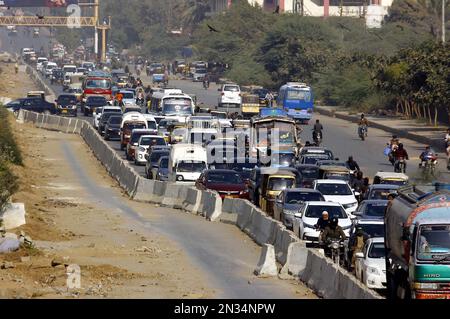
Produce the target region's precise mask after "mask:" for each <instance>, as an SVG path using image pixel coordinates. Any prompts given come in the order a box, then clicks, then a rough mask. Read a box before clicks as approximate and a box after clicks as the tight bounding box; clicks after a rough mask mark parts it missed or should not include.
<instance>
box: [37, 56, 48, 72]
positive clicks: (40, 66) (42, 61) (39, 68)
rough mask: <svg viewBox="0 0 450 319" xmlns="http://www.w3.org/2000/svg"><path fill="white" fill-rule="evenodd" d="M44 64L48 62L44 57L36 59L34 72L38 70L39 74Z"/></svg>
mask: <svg viewBox="0 0 450 319" xmlns="http://www.w3.org/2000/svg"><path fill="white" fill-rule="evenodd" d="M44 62H48V59H47V58H44V57H38V59H37V62H36V70H38V71H39V72H42V71H43V70H42V68H43V67H44Z"/></svg>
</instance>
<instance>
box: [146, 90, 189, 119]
mask: <svg viewBox="0 0 450 319" xmlns="http://www.w3.org/2000/svg"><path fill="white" fill-rule="evenodd" d="M149 108H150V112H151V113H152V114H155V115H163V116H164V117H166V118H167V117H170V118H176V119H177V120H178V122H182V123H186V118H187V117H189V116H192V115H194V110H195V104H194V101H193V100H192V98H191V97H190V96H189V95H187V94H184V93H166V92H155V93H153V95H152V98H151V103H150V107H149Z"/></svg>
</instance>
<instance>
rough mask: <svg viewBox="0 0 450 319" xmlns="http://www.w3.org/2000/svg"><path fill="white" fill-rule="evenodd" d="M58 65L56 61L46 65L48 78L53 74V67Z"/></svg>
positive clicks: (45, 72) (45, 71)
mask: <svg viewBox="0 0 450 319" xmlns="http://www.w3.org/2000/svg"><path fill="white" fill-rule="evenodd" d="M57 67H58V64H56V63H54V62H48V63H47V66H46V67H45V70H44V75H45V77H46V78H48V77H49V76H50V75H52V73H53V69H56V68H57Z"/></svg>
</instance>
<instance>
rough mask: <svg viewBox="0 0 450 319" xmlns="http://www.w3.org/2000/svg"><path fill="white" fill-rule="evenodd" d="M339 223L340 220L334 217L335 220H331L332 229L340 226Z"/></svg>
mask: <svg viewBox="0 0 450 319" xmlns="http://www.w3.org/2000/svg"><path fill="white" fill-rule="evenodd" d="M338 223H339V219H338V218H337V217H333V218H332V219H331V222H330V225H331V226H332V227H336V226H337V225H338Z"/></svg>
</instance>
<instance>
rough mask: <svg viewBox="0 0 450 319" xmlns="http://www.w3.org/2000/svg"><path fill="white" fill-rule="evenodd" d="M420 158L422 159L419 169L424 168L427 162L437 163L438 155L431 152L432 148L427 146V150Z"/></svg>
mask: <svg viewBox="0 0 450 319" xmlns="http://www.w3.org/2000/svg"><path fill="white" fill-rule="evenodd" d="M419 158H420V161H421V162H420V163H419V167H422V166H423V164H426V163H427V162H429V161H433V162H434V161H436V160H437V156H436V154H435V153H434V152H433V151H432V150H431V147H430V146H427V147H426V148H425V151H423V152H422V153H421V154H420V156H419Z"/></svg>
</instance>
